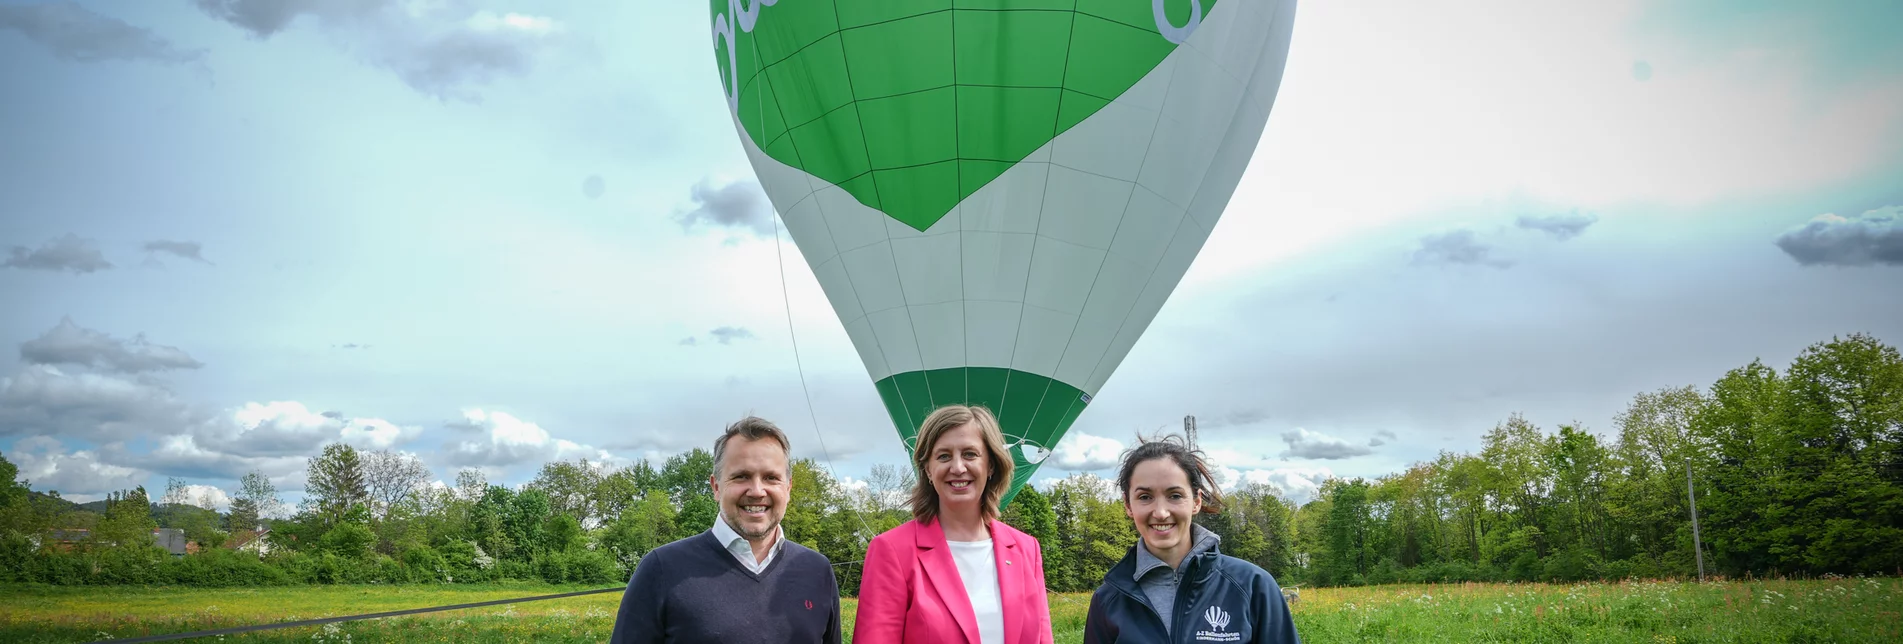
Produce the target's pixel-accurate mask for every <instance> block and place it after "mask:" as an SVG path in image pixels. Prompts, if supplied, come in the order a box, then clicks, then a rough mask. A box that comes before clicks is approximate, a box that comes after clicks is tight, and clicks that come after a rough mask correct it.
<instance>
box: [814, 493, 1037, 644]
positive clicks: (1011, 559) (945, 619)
mask: <svg viewBox="0 0 1903 644" xmlns="http://www.w3.org/2000/svg"><path fill="white" fill-rule="evenodd" d="M991 547H992V549H993V552H994V553H996V556H997V565H998V591H999V592H998V597H999V599H1001V600H1002V603H1003V604H1004V641H1005V644H1050V642H1051V607H1050V603H1049V598H1048V597H1047V596H1046V595H1045V594H1044V553H1043V552H1042V551H1040V550H1038V544H1037V539H1035V538H1032V537H1031V535H1028V534H1025V533H1023V532H1020V531H1018V530H1017V529H1016V528H1013V527H1011V526H1010V525H1007V524H1005V523H1004V522H1003V521H992V522H991ZM852 641H853V644H887V643H893V644H897V643H908V644H909V643H912V642H919V643H925V642H931V643H938V642H943V643H945V644H958V643H959V642H963V643H964V644H980V643H979V641H978V618H977V616H976V613H974V612H972V609H971V599H970V598H969V597H967V596H966V595H965V585H964V583H963V582H962V581H960V580H959V578H958V564H957V563H955V562H953V561H952V555H951V549H950V546H948V545H946V543H945V530H944V527H943V526H940V525H939V524H938V522H937V521H932V522H930V523H927V524H920V523H919V522H918V521H917V520H913V521H907V522H905V523H902V524H900V525H899V527H896V528H893V529H891V530H887V531H886V532H885V533H884V534H881V535H879V536H877V537H874V538H873V539H872V543H871V545H869V546H868V547H867V548H866V566H865V573H864V575H863V576H862V577H861V580H860V582H859V611H858V614H857V616H855V618H854V620H853V627H852Z"/></svg>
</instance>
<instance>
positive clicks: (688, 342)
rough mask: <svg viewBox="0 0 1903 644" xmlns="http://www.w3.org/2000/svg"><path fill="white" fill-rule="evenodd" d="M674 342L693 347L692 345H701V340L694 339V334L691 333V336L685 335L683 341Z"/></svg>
mask: <svg viewBox="0 0 1903 644" xmlns="http://www.w3.org/2000/svg"><path fill="white" fill-rule="evenodd" d="M674 344H677V345H680V346H683V347H691V346H696V345H699V344H700V340H696V339H694V336H691V335H690V336H687V337H685V338H681V341H680V342H676V343H674Z"/></svg>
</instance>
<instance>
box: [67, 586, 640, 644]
mask: <svg viewBox="0 0 1903 644" xmlns="http://www.w3.org/2000/svg"><path fill="white" fill-rule="evenodd" d="M627 589H628V587H627V586H617V587H614V588H602V589H599V590H579V591H575V592H572V593H562V594H559V595H542V596H540V597H521V598H517V599H497V600H492V601H486V602H475V603H473V604H456V605H453V606H434V607H431V608H412V609H409V610H396V611H390V612H386V613H370V614H367V615H348V616H344V617H325V618H321V619H305V620H298V621H295V622H278V623H275V624H258V625H255V626H235V627H232V628H220V629H217V630H210V631H193V632H190V633H173V634H170V635H148V636H145V637H136V638H133V639H112V640H99V641H100V642H106V641H111V642H115V643H118V644H134V643H136V642H163V641H166V640H182V639H188V638H194V637H212V636H216V635H236V634H239V633H250V632H254V631H269V630H276V629H280V628H295V627H298V626H321V625H324V624H332V623H336V622H350V621H356V620H360V619H377V618H379V617H398V616H402V615H415V614H418V613H433V612H436V611H444V610H457V609H462V608H479V607H482V606H495V605H497V604H515V603H520V602H533V601H542V600H544V599H561V598H563V597H579V596H582V595H597V594H601V593H618V592H622V591H625V590H627ZM95 644H97V643H95Z"/></svg>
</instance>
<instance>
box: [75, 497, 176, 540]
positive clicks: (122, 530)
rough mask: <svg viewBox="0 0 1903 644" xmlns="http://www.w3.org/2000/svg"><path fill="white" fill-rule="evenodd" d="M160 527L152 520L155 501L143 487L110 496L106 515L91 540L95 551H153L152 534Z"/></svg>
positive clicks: (95, 527)
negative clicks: (111, 549) (113, 549)
mask: <svg viewBox="0 0 1903 644" xmlns="http://www.w3.org/2000/svg"><path fill="white" fill-rule="evenodd" d="M158 527H159V524H158V522H157V521H154V520H153V519H152V501H151V499H150V498H149V497H147V496H146V494H145V486H143V485H141V486H139V487H136V488H133V489H131V490H127V491H125V492H112V493H110V494H107V495H106V513H105V516H102V517H100V519H99V523H98V525H96V526H94V527H93V530H92V535H91V540H92V542H93V545H94V546H95V547H103V548H135V549H143V548H150V547H153V541H152V531H153V530H157V529H158Z"/></svg>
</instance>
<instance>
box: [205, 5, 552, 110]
mask: <svg viewBox="0 0 1903 644" xmlns="http://www.w3.org/2000/svg"><path fill="white" fill-rule="evenodd" d="M196 4H197V5H198V8H199V10H200V11H203V12H204V13H205V14H206V15H209V16H211V17H213V18H216V19H218V20H223V21H225V22H227V23H230V24H231V25H233V26H235V27H238V28H239V29H243V30H244V31H246V32H249V33H250V34H251V35H252V36H253V37H256V38H258V39H261V40H268V39H270V38H271V37H272V36H274V35H276V34H278V33H280V32H282V31H284V30H286V29H288V28H290V27H291V26H292V25H293V24H294V23H296V22H297V21H298V20H299V19H300V18H303V17H307V16H308V17H309V18H310V19H312V20H314V21H316V23H317V24H318V25H320V26H321V27H323V28H324V29H325V30H327V31H328V32H330V34H331V35H332V36H334V37H336V38H338V39H339V41H340V42H339V46H340V47H342V48H344V49H348V50H351V51H354V52H358V55H360V56H364V57H365V58H367V59H368V62H370V63H371V64H374V65H376V66H378V67H382V68H385V69H388V70H390V71H391V72H393V73H395V74H396V75H397V77H398V78H399V79H401V80H402V81H403V82H404V84H406V85H408V86H410V88H412V89H415V90H416V91H418V92H422V93H423V94H425V95H428V96H432V97H435V98H437V99H440V100H448V99H458V100H465V101H470V102H480V98H479V96H478V95H477V94H476V93H475V92H474V91H473V90H471V89H470V88H471V87H472V86H475V85H481V84H485V83H488V82H489V81H491V80H493V79H495V78H497V77H500V76H503V75H519V74H523V73H526V72H527V71H529V69H530V68H531V67H533V66H534V62H535V58H536V57H537V56H538V55H540V54H541V52H542V50H543V49H544V48H546V47H548V46H550V45H551V44H553V43H554V41H555V39H556V37H557V36H558V35H560V34H561V33H562V32H563V27H562V25H561V24H560V23H557V22H556V21H554V20H552V19H550V18H546V17H542V16H532V15H525V14H519V13H507V14H496V13H494V12H490V11H471V10H470V9H469V7H468V6H467V3H464V2H415V1H406V0H341V1H339V0H197V1H196Z"/></svg>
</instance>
